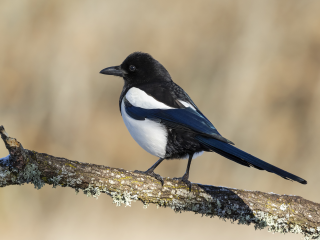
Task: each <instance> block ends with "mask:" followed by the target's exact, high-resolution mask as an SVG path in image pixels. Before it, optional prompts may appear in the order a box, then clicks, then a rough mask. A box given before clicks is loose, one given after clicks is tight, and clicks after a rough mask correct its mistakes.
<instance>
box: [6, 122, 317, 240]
mask: <svg viewBox="0 0 320 240" xmlns="http://www.w3.org/2000/svg"><path fill="white" fill-rule="evenodd" d="M0 134H1V138H2V139H3V141H4V143H5V146H6V148H7V149H8V150H9V155H8V156H7V157H4V158H1V159H0V187H6V186H10V185H23V184H24V183H32V184H34V186H35V188H36V189H40V188H41V187H42V186H43V185H45V184H49V185H52V186H53V187H54V188H55V187H57V186H61V187H70V188H73V189H75V190H76V192H79V190H82V191H83V192H84V193H85V194H86V195H87V196H92V197H95V198H98V196H99V195H100V194H101V193H107V194H108V195H110V196H111V197H112V198H113V202H114V203H116V204H117V205H118V206H120V205H122V204H124V205H125V206H130V205H131V202H132V201H135V200H140V201H142V202H143V203H144V205H145V206H146V207H147V206H148V204H150V203H153V204H156V205H157V206H159V207H170V208H172V209H173V210H174V211H176V212H183V211H191V212H194V213H198V214H202V215H203V216H208V217H214V216H217V217H219V218H222V219H230V220H231V221H232V222H234V221H236V222H238V223H239V224H247V225H250V224H254V226H255V228H256V229H262V228H264V227H269V230H270V231H272V232H281V233H287V232H292V233H302V234H303V235H304V237H305V239H319V238H320V204H318V203H314V202H311V201H308V200H306V199H303V198H302V197H298V196H288V195H278V194H273V193H263V192H259V191H245V190H240V189H233V188H224V187H215V186H208V185H201V184H192V189H191V191H189V189H188V186H186V185H185V184H184V183H181V182H179V181H177V180H173V179H171V178H164V185H163V186H162V185H161V183H160V182H159V181H158V180H156V179H154V178H152V177H148V176H145V175H142V174H138V173H134V172H131V171H126V170H124V169H119V168H111V167H106V166H102V165H95V164H89V163H81V162H77V161H71V160H68V159H65V158H59V157H54V156H50V155H48V154H45V153H38V152H35V151H31V150H27V149H24V148H23V147H22V145H21V143H20V142H18V141H17V140H16V139H14V138H11V137H9V136H8V134H7V133H6V132H5V130H4V127H3V126H0Z"/></svg>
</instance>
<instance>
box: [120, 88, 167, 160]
mask: <svg viewBox="0 0 320 240" xmlns="http://www.w3.org/2000/svg"><path fill="white" fill-rule="evenodd" d="M141 92H142V91H141ZM131 96H132V95H131ZM140 96H141V95H140ZM142 96H143V95H142ZM150 98H151V97H150ZM127 100H129V99H128V98H127ZM129 101H130V100H129ZM130 103H131V104H132V105H134V104H133V103H132V102H131V101H130ZM121 114H122V118H123V121H124V124H125V125H126V127H127V128H128V130H129V132H130V134H131V136H132V137H133V139H134V140H135V141H136V142H137V143H138V144H139V145H140V147H142V148H143V149H144V150H146V151H147V152H148V153H150V154H152V155H154V156H157V157H161V158H163V157H165V154H166V146H167V136H168V132H167V130H166V128H165V127H164V126H162V125H161V124H160V123H157V122H154V121H151V120H149V119H145V120H143V121H141V120H140V121H139V120H135V119H133V118H131V117H130V116H129V115H128V114H127V112H126V110H125V106H124V102H123V100H122V103H121Z"/></svg>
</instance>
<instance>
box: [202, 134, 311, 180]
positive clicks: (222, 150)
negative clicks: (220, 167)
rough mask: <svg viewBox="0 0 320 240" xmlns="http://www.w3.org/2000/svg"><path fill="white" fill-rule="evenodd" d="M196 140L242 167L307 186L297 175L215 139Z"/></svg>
mask: <svg viewBox="0 0 320 240" xmlns="http://www.w3.org/2000/svg"><path fill="white" fill-rule="evenodd" d="M196 138H197V139H198V141H199V142H201V143H202V144H203V145H205V146H206V147H207V148H209V149H211V150H212V151H214V152H216V153H218V154H220V155H222V156H224V157H226V158H228V159H230V160H232V161H235V162H237V163H239V164H241V165H244V166H247V167H249V166H252V167H255V168H257V169H259V170H266V171H268V172H271V173H275V174H277V175H279V176H280V177H283V178H285V179H291V180H293V181H297V182H299V183H302V184H307V181H306V180H304V179H302V178H300V177H298V176H296V175H293V174H291V173H289V172H287V171H284V170H282V169H280V168H277V167H275V166H273V165H271V164H269V163H267V162H264V161H262V160H261V159H259V158H256V157H254V156H252V155H251V154H249V153H246V152H244V151H242V150H240V149H239V148H236V147H234V146H232V145H230V144H227V143H224V142H221V141H219V140H216V139H213V138H207V137H203V136H199V135H198V136H196Z"/></svg>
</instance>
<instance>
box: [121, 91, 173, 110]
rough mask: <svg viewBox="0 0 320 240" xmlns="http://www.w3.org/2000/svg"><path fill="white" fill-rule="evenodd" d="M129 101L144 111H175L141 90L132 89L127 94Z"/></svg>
mask: <svg viewBox="0 0 320 240" xmlns="http://www.w3.org/2000/svg"><path fill="white" fill-rule="evenodd" d="M126 98H127V100H128V101H129V102H130V103H131V104H132V105H133V106H135V107H140V108H144V109H174V108H172V107H169V106H167V105H165V104H164V103H162V102H159V101H157V100H156V99H154V98H153V97H151V96H149V95H148V94H146V93H145V92H144V91H142V90H140V89H139V88H135V87H132V88H130V90H129V91H128V92H127V94H126Z"/></svg>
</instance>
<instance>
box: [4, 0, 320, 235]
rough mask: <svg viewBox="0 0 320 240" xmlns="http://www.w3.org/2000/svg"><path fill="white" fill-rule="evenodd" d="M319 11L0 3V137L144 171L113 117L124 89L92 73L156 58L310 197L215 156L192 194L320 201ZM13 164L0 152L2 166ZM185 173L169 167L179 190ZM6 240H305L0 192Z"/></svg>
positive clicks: (59, 197)
mask: <svg viewBox="0 0 320 240" xmlns="http://www.w3.org/2000/svg"><path fill="white" fill-rule="evenodd" d="M319 12H320V2H319V1H298V0H294V1H275V0H272V1H255V0H251V1H250V0H246V1H222V0H221V1H205V0H204V1H188V2H187V1H182V0H181V1H169V0H161V1H147V0H145V1H144V0H139V1H130V0H128V1H106V0H100V1H98V0H96V1H89V0H87V1H82V0H81V1H80V0H69V1H63V0H55V1H40V0H39V1H38V0H28V1H27V0H19V1H15V0H2V1H0V36H1V37H0V124H1V125H4V127H5V129H6V130H7V132H8V133H9V135H10V136H12V137H15V138H17V139H18V140H19V141H20V142H21V143H22V144H23V146H24V147H25V148H27V149H31V150H35V151H38V152H45V153H48V154H51V155H54V156H61V157H66V158H68V159H71V160H78V161H82V162H89V163H96V164H103V165H107V166H112V167H119V168H124V169H127V170H135V169H139V170H146V169H147V168H149V167H150V166H151V165H152V164H153V163H154V162H155V161H156V160H157V158H156V157H154V156H151V155H150V154H148V153H147V152H145V151H144V150H143V149H142V148H140V147H139V146H138V145H137V143H135V141H134V140H133V139H132V138H131V136H130V134H129V132H128V131H127V129H126V127H125V125H124V123H123V121H122V118H121V116H120V113H119V109H118V99H119V95H120V92H121V89H122V86H123V80H122V79H120V78H116V77H112V76H105V75H101V74H99V71H100V70H101V69H103V68H105V67H109V66H114V65H119V64H121V62H122V61H123V60H124V59H125V58H126V56H127V55H129V54H130V53H132V52H134V51H143V52H148V53H150V54H151V55H152V56H153V57H154V58H155V59H157V60H159V61H160V62H161V63H162V64H163V65H164V66H165V67H166V68H167V70H168V71H169V72H170V74H171V76H172V78H173V80H174V81H175V82H176V83H178V84H179V85H180V86H182V87H183V88H184V90H185V91H186V92H188V93H189V95H190V96H191V97H192V98H193V100H194V102H195V103H196V104H197V106H198V107H199V108H200V109H201V110H202V112H203V113H204V114H205V115H206V116H207V117H208V118H209V119H210V120H211V121H212V123H213V124H214V125H215V126H216V127H217V129H218V130H219V131H220V133H221V134H222V135H223V136H224V137H226V138H228V139H230V140H232V141H233V142H235V143H236V146H237V147H239V148H241V149H243V150H246V151H248V152H249V153H251V154H253V155H256V156H258V157H260V158H262V159H263V160H266V161H268V162H269V163H271V164H274V165H276V166H278V167H280V168H283V169H285V170H287V171H289V172H292V173H294V174H296V175H298V176H300V177H303V178H305V179H306V180H307V181H308V184H307V185H301V184H298V183H296V182H290V181H286V180H284V179H282V178H280V177H278V176H276V175H274V174H270V173H268V172H264V171H258V170H256V169H252V168H246V167H243V166H241V165H239V164H236V163H234V162H231V161H229V160H227V159H225V158H223V157H221V156H219V155H217V154H214V153H205V154H204V155H203V156H202V157H200V158H197V160H196V161H194V162H193V163H192V168H191V175H190V180H191V181H192V182H197V183H203V184H210V185H216V186H220V185H221V186H227V187H233V188H241V189H247V190H260V191H265V192H275V193H278V194H293V195H299V196H302V197H304V198H306V199H309V200H312V201H315V202H320V192H319V190H318V189H319V188H318V184H319V183H320V175H319V167H320V164H319V156H320V147H319V144H320V142H319V140H318V139H319V135H320V14H319ZM7 154H8V152H7V150H6V149H5V146H4V144H0V157H4V156H6V155H7ZM186 164H187V162H186V161H178V160H177V161H166V162H164V163H163V164H161V165H160V166H159V168H157V171H156V172H157V173H160V174H161V175H162V176H170V177H179V176H182V174H183V173H184V172H185V168H186ZM0 233H1V239H4V240H6V239H10V240H15V239H19V240H20V239H32V240H37V239H41V240H53V239H61V240H64V239H78V240H81V239H107V238H112V239H115V238H117V239H125V238H130V239H149V238H152V239H164V238H165V239H180V238H183V239H195V238H197V239H213V238H217V239H231V238H237V239H257V238H259V239H301V236H300V235H293V234H287V235H284V236H283V235H280V234H275V235H271V234H270V233H268V232H267V230H262V231H254V228H253V226H249V227H248V226H239V225H237V224H230V222H223V221H221V220H219V219H217V218H214V219H210V218H206V217H203V218H202V217H201V216H199V215H194V214H191V213H183V214H175V213H174V212H173V211H172V210H170V209H156V207H155V206H149V208H148V209H143V205H142V204H141V203H135V204H133V206H132V207H131V208H129V207H127V208H125V207H116V206H115V205H113V204H112V200H111V198H110V197H108V196H106V195H103V196H100V198H99V200H95V199H93V198H87V197H86V196H85V195H83V194H78V195H75V193H74V192H73V191H72V190H70V189H64V188H60V187H58V188H56V189H52V188H51V187H50V186H45V187H44V188H43V189H41V190H40V191H36V190H35V189H34V188H33V186H31V185H25V186H11V187H6V188H2V189H0Z"/></svg>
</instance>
